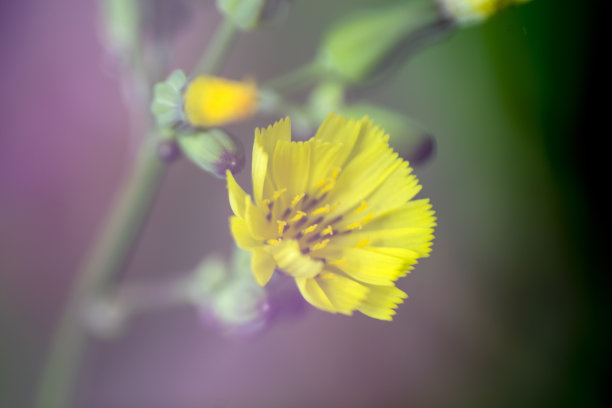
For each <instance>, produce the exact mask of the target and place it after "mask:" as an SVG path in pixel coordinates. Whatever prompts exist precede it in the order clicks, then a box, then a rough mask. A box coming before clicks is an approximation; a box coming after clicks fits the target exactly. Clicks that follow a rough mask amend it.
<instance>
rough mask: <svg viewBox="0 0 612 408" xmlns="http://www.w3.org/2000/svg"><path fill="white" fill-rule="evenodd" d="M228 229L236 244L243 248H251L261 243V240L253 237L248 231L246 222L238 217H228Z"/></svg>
mask: <svg viewBox="0 0 612 408" xmlns="http://www.w3.org/2000/svg"><path fill="white" fill-rule="evenodd" d="M230 230H231V231H232V235H233V236H234V240H235V241H236V245H238V247H239V248H241V249H244V250H247V251H249V250H253V249H254V248H257V247H259V246H261V245H262V242H261V241H259V240H257V239H255V238H254V237H253V236H252V235H251V233H250V232H249V227H248V225H247V223H246V222H245V221H244V220H243V219H242V218H239V217H236V216H233V217H230Z"/></svg>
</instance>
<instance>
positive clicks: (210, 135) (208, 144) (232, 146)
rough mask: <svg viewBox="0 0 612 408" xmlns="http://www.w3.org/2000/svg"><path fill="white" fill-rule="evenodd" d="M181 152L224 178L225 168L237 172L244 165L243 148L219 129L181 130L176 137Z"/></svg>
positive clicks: (208, 170) (205, 168) (200, 165)
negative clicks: (189, 131) (191, 131)
mask: <svg viewBox="0 0 612 408" xmlns="http://www.w3.org/2000/svg"><path fill="white" fill-rule="evenodd" d="M177 140H178V143H179V146H180V148H181V150H182V152H183V154H184V155H185V156H186V157H187V158H189V159H190V160H191V161H192V162H194V163H195V164H197V165H198V166H199V167H201V168H203V169H204V170H206V171H207V172H209V173H212V174H214V175H215V176H217V177H220V178H224V177H225V172H226V170H229V171H231V172H232V174H236V173H238V172H239V171H240V170H242V167H244V161H245V158H244V150H243V149H242V145H241V144H240V142H238V141H237V140H236V139H234V138H233V137H231V136H229V135H228V134H227V133H225V132H224V131H222V130H220V129H210V130H206V131H193V133H187V132H182V133H179V134H178V137H177Z"/></svg>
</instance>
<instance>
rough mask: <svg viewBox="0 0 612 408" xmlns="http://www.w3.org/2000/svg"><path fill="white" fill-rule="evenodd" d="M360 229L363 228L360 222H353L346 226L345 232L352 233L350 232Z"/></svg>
mask: <svg viewBox="0 0 612 408" xmlns="http://www.w3.org/2000/svg"><path fill="white" fill-rule="evenodd" d="M361 228H363V227H362V225H361V223H360V222H354V223H352V224H349V225H347V226H346V230H347V231H352V230H355V229H361Z"/></svg>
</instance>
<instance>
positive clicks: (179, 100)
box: [151, 69, 187, 129]
mask: <svg viewBox="0 0 612 408" xmlns="http://www.w3.org/2000/svg"><path fill="white" fill-rule="evenodd" d="M186 83H187V76H186V75H185V73H184V72H183V71H181V70H180V69H177V70H176V71H174V72H172V73H171V74H170V76H169V77H168V79H166V80H165V81H163V82H159V83H158V84H156V85H155V87H154V88H153V102H152V103H151V112H153V115H154V116H155V120H156V121H157V126H158V127H159V128H160V129H164V128H169V127H172V126H175V125H176V124H178V123H181V122H183V121H184V120H185V116H184V113H183V88H184V87H185V84H186Z"/></svg>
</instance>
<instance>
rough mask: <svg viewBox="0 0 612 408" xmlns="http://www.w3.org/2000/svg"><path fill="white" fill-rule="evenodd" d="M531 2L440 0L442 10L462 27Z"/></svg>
mask: <svg viewBox="0 0 612 408" xmlns="http://www.w3.org/2000/svg"><path fill="white" fill-rule="evenodd" d="M528 1H531V0H440V4H441V6H442V10H443V12H444V13H445V14H447V15H448V16H449V17H450V18H451V19H453V20H455V21H457V23H459V24H461V25H469V24H474V23H478V22H481V21H483V20H486V19H487V18H489V17H491V16H492V15H493V14H495V13H497V12H499V11H500V10H502V9H503V8H505V7H506V6H510V5H512V4H520V3H527V2H528Z"/></svg>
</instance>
